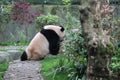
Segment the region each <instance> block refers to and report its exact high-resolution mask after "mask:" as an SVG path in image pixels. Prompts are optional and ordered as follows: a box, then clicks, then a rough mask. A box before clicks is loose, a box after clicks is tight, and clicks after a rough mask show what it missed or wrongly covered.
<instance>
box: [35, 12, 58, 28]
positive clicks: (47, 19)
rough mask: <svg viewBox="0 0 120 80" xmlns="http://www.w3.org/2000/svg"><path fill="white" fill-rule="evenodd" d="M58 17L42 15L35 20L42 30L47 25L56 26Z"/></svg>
mask: <svg viewBox="0 0 120 80" xmlns="http://www.w3.org/2000/svg"><path fill="white" fill-rule="evenodd" d="M58 19H59V17H58V16H56V15H51V14H50V13H49V14H47V15H42V16H39V17H37V18H36V23H37V25H38V27H40V28H42V27H43V26H44V25H48V24H57V23H58Z"/></svg>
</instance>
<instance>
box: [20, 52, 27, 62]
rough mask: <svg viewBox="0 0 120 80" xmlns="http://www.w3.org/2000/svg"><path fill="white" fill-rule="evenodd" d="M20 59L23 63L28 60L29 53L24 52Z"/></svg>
mask: <svg viewBox="0 0 120 80" xmlns="http://www.w3.org/2000/svg"><path fill="white" fill-rule="evenodd" d="M20 59H21V61H25V60H27V53H26V51H24V52H23V54H22V55H21V58H20Z"/></svg>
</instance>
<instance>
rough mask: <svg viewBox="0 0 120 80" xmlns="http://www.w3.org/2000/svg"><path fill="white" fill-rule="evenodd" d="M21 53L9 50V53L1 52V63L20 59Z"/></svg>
mask: <svg viewBox="0 0 120 80" xmlns="http://www.w3.org/2000/svg"><path fill="white" fill-rule="evenodd" d="M20 55H21V51H19V50H8V51H7V52H0V63H3V62H10V61H12V60H16V59H18V58H19V57H20Z"/></svg>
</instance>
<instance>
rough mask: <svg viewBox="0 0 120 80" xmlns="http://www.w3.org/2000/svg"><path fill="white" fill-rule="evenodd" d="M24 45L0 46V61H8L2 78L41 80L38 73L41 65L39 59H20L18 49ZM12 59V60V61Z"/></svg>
mask: <svg viewBox="0 0 120 80" xmlns="http://www.w3.org/2000/svg"><path fill="white" fill-rule="evenodd" d="M25 48H26V46H0V50H6V51H5V52H4V51H3V52H0V63H2V62H10V61H12V62H10V63H9V67H8V69H7V71H6V72H5V75H4V77H3V80H43V78H42V76H41V75H40V69H41V65H40V62H39V61H20V60H16V59H19V58H20V56H21V53H22V52H21V51H20V49H22V50H24V49H25ZM13 60H14V61H13Z"/></svg>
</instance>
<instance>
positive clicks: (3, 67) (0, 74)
mask: <svg viewBox="0 0 120 80" xmlns="http://www.w3.org/2000/svg"><path fill="white" fill-rule="evenodd" d="M7 68H8V63H1V64H0V80H2V77H3V76H4V73H5V71H6V70H7Z"/></svg>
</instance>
